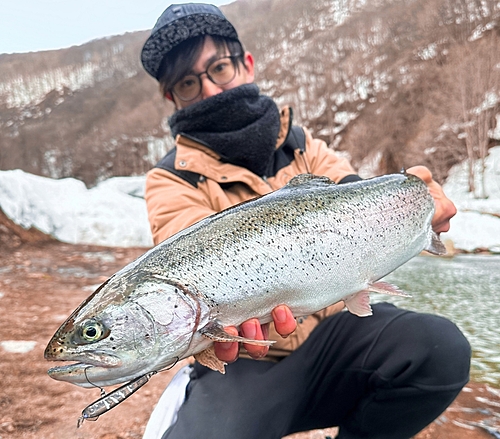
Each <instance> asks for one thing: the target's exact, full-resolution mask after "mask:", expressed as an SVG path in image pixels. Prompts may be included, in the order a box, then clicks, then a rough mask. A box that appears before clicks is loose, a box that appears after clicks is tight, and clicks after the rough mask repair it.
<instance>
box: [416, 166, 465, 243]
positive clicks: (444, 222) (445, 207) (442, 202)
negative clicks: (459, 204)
mask: <svg viewBox="0 0 500 439" xmlns="http://www.w3.org/2000/svg"><path fill="white" fill-rule="evenodd" d="M406 172H407V173H408V174H413V175H416V176H417V177H418V178H420V179H421V180H423V181H424V182H425V184H427V187H428V188H429V192H430V194H431V195H432V198H434V204H435V205H436V211H435V212H434V217H433V218H432V228H433V229H434V231H435V232H436V233H438V234H439V233H441V232H447V231H448V230H450V219H451V218H452V217H454V216H455V214H456V213H457V208H456V207H455V205H454V204H453V202H452V201H451V200H450V199H449V198H447V197H446V195H445V194H444V192H443V188H442V187H441V185H440V184H439V183H437V182H435V181H434V180H433V179H432V174H431V171H429V169H428V168H426V167H425V166H413V167H412V168H409V169H407V170H406Z"/></svg>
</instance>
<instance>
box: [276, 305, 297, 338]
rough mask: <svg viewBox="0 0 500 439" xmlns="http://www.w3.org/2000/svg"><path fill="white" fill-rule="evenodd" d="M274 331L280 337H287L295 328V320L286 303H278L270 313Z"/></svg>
mask: <svg viewBox="0 0 500 439" xmlns="http://www.w3.org/2000/svg"><path fill="white" fill-rule="evenodd" d="M271 315H272V317H273V320H274V327H275V329H276V332H277V333H278V334H279V335H281V336H282V337H288V336H289V335H290V334H291V333H292V332H293V331H295V329H296V328H297V321H296V320H295V317H294V316H293V314H292V311H290V308H288V306H286V305H279V306H277V307H276V308H274V309H273V311H272V313H271Z"/></svg>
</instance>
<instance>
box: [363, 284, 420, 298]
mask: <svg viewBox="0 0 500 439" xmlns="http://www.w3.org/2000/svg"><path fill="white" fill-rule="evenodd" d="M367 290H368V291H371V292H372V293H380V294H388V295H390V296H402V297H411V295H410V294H407V293H405V292H404V291H403V290H401V289H399V288H398V287H397V286H396V285H392V284H390V283H389V282H375V283H374V284H371V285H369V286H368V288H367Z"/></svg>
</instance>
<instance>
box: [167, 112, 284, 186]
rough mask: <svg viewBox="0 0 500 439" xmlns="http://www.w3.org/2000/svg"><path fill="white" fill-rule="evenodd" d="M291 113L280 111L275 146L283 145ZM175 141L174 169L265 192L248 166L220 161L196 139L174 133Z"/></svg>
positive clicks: (218, 157)
mask: <svg viewBox="0 0 500 439" xmlns="http://www.w3.org/2000/svg"><path fill="white" fill-rule="evenodd" d="M292 116H293V113H292V109H291V108H290V107H285V108H283V109H282V110H281V112H280V131H279V134H278V139H277V141H276V149H278V148H280V147H281V146H282V145H283V143H284V142H285V140H286V138H287V136H288V133H289V132H290V129H291V126H292ZM175 143H176V147H177V153H176V159H175V164H174V166H175V169H178V170H181V171H190V172H195V173H197V174H201V175H204V176H205V177H207V178H210V179H212V180H215V181H217V182H218V183H232V182H236V181H238V182H243V183H246V184H248V185H249V186H250V187H252V188H253V189H254V190H255V191H256V192H257V193H259V194H264V193H268V192H269V190H270V187H269V185H268V184H267V183H266V182H265V181H264V180H262V178H260V177H259V176H257V175H255V174H254V173H253V172H251V171H249V170H248V169H245V168H242V167H240V166H236V165H232V164H230V163H223V162H221V161H220V156H219V155H218V154H217V153H216V152H214V151H213V150H211V149H210V148H209V147H208V146H207V145H205V144H203V143H201V142H200V141H198V140H195V139H193V138H190V137H189V136H186V135H183V134H178V135H177V137H176V139H175Z"/></svg>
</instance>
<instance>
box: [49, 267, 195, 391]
mask: <svg viewBox="0 0 500 439" xmlns="http://www.w3.org/2000/svg"><path fill="white" fill-rule="evenodd" d="M199 314H200V310H199V305H198V303H197V302H196V300H195V299H194V298H193V296H192V295H190V294H185V293H184V292H183V289H182V288H181V287H179V286H177V285H176V284H175V283H172V282H168V281H165V280H164V279H161V278H158V277H155V276H154V275H151V274H149V273H139V274H137V273H135V274H134V275H133V276H126V277H125V278H123V277H118V278H111V279H109V280H108V281H107V282H105V283H104V284H103V285H101V287H99V289H98V290H97V291H96V292H95V293H94V294H93V295H91V296H90V297H89V298H88V299H87V300H86V301H85V302H84V303H82V304H81V305H80V306H79V307H78V308H77V309H76V310H75V311H74V312H73V313H72V314H71V316H70V317H69V318H68V319H67V320H66V321H65V322H64V323H63V324H62V325H61V327H60V328H59V329H58V330H57V331H56V333H55V334H54V336H53V337H52V339H51V340H50V342H49V343H48V345H47V347H46V349H45V358H46V359H47V360H49V361H71V362H76V363H73V364H68V365H63V366H59V367H54V368H51V369H50V370H49V371H48V374H49V376H50V377H51V378H53V379H56V380H59V381H68V382H71V383H73V384H76V385H79V386H82V387H95V386H99V387H104V386H109V385H114V384H119V383H122V382H126V381H129V380H131V379H134V378H136V377H138V376H141V375H144V374H146V373H148V372H151V371H158V370H161V369H163V368H165V367H168V366H169V365H173V364H175V363H176V362H177V361H178V360H179V359H180V358H183V357H182V355H183V354H184V353H185V351H187V348H188V346H189V343H190V340H191V338H192V336H193V333H194V332H195V331H196V329H197V323H198V321H199Z"/></svg>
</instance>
